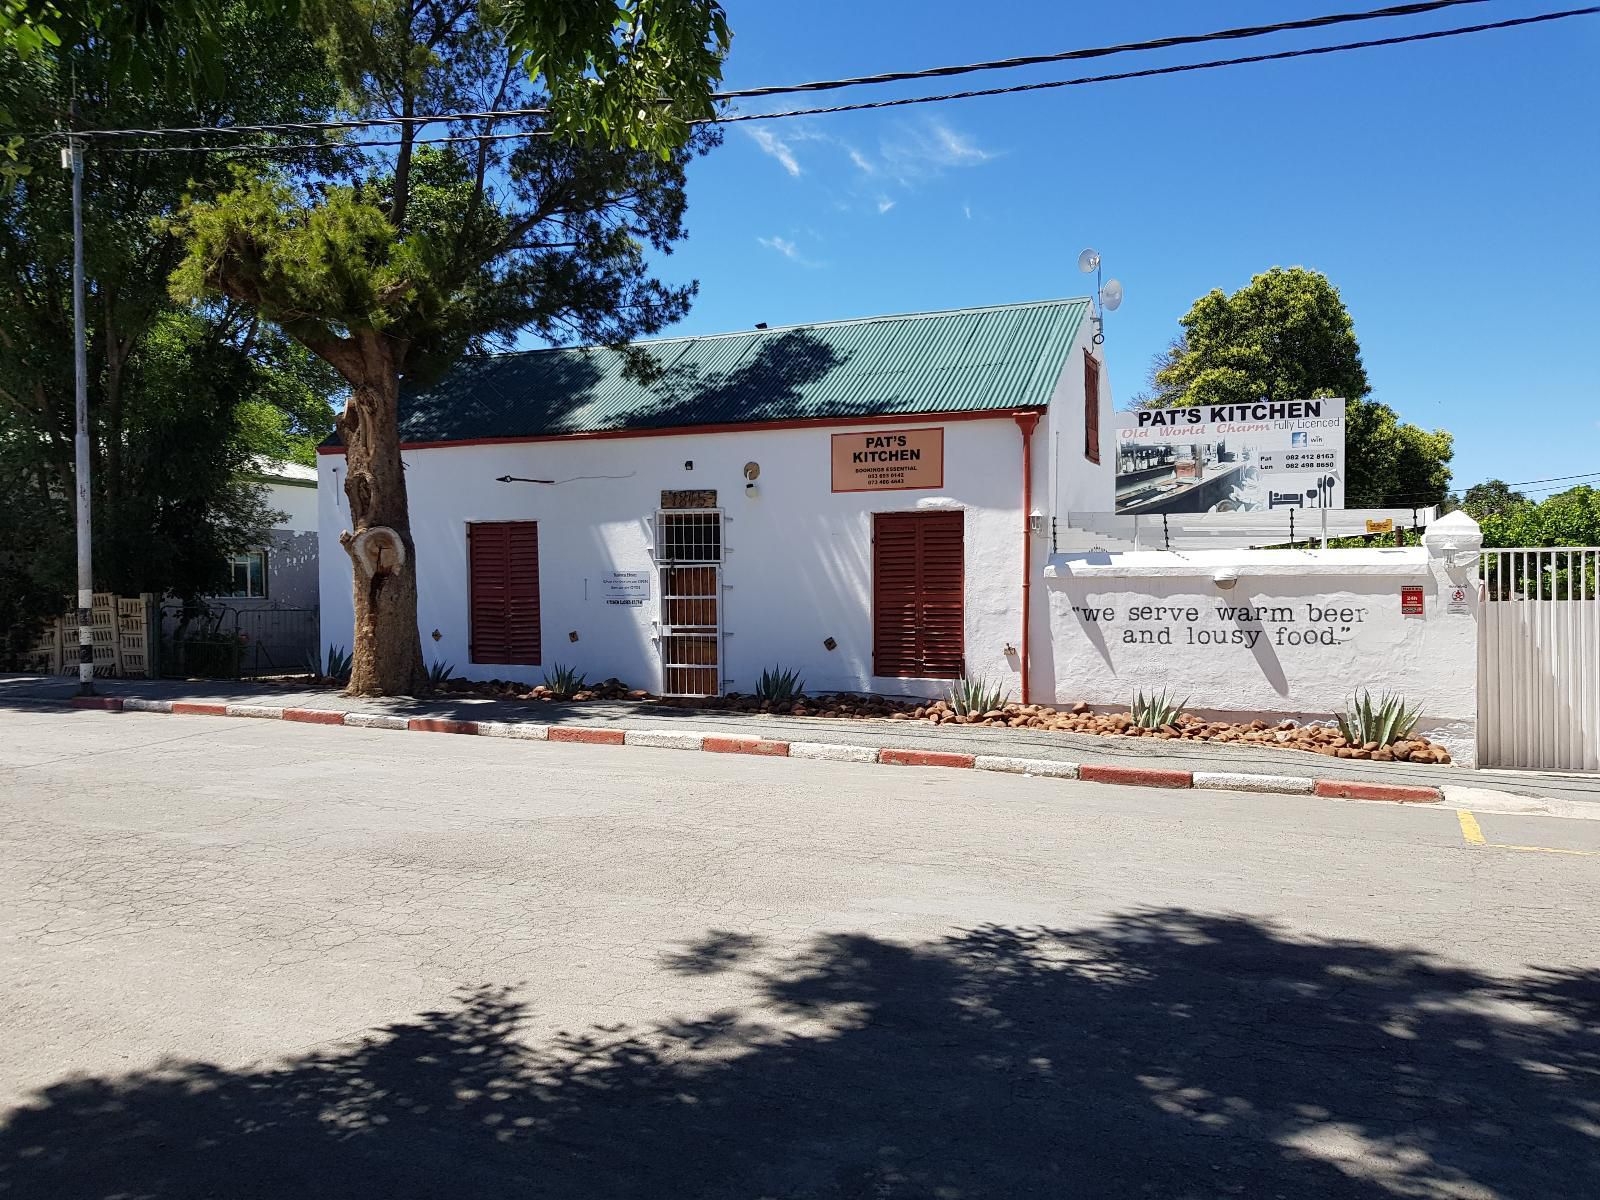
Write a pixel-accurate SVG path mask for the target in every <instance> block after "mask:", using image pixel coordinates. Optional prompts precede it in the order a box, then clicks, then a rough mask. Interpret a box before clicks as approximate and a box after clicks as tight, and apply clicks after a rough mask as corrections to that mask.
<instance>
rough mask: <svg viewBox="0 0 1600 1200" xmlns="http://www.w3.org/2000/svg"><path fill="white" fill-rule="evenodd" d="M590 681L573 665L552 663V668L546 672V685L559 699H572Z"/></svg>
mask: <svg viewBox="0 0 1600 1200" xmlns="http://www.w3.org/2000/svg"><path fill="white" fill-rule="evenodd" d="M588 682H589V677H588V676H587V675H580V674H578V672H577V671H575V670H573V669H572V668H571V667H566V666H562V665H561V664H560V663H552V664H551V666H550V669H549V670H548V671H546V672H545V673H544V686H545V687H547V688H549V689H550V694H551V695H552V696H554V697H555V698H556V699H557V700H571V699H572V697H573V696H575V695H577V694H578V693H579V692H581V691H582V690H583V685H584V684H586V683H588Z"/></svg>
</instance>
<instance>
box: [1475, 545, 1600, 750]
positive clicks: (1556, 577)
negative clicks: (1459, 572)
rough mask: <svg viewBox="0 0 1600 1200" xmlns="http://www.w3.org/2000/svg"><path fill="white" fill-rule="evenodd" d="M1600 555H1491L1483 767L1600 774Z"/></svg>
mask: <svg viewBox="0 0 1600 1200" xmlns="http://www.w3.org/2000/svg"><path fill="white" fill-rule="evenodd" d="M1597 576H1600V549H1595V548H1586V549H1578V548H1573V549H1567V548H1565V547H1558V548H1555V549H1542V550H1538V549H1527V550H1486V551H1484V553H1483V605H1482V609H1483V625H1482V627H1481V628H1480V629H1479V636H1478V763H1479V765H1480V766H1485V767H1524V768H1530V769H1534V768H1537V769H1545V770H1568V771H1585V770H1587V771H1594V770H1600V597H1597V592H1596V587H1597V583H1600V579H1597Z"/></svg>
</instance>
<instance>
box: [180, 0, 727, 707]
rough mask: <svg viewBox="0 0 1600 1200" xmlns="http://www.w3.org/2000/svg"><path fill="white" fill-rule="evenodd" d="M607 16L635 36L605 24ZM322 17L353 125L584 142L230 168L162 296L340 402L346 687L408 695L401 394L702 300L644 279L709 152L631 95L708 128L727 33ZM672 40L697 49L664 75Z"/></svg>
mask: <svg viewBox="0 0 1600 1200" xmlns="http://www.w3.org/2000/svg"><path fill="white" fill-rule="evenodd" d="M558 10H559V13H558ZM619 13H621V14H622V15H623V16H628V14H632V23H630V24H624V25H622V26H618V25H617V24H615V22H616V20H617V18H618V14H619ZM530 14H531V15H530ZM325 15H326V16H327V18H328V20H327V24H326V29H327V33H326V35H325V43H326V45H327V47H328V49H329V51H330V54H331V55H332V61H333V62H334V63H335V64H336V65H337V66H338V67H339V68H340V72H341V77H342V80H343V83H344V85H345V87H346V89H347V91H348V93H349V97H348V99H349V104H350V106H351V107H352V108H353V109H355V110H356V111H358V112H361V113H364V114H369V115H376V114H385V115H388V114H398V115H401V116H412V115H416V114H418V113H427V112H430V111H431V112H439V111H449V110H451V109H458V110H476V111H481V110H485V109H503V108H507V107H519V108H533V109H541V108H542V109H549V110H552V111H549V112H547V113H545V114H543V115H538V114H536V115H535V116H534V117H532V118H531V119H530V122H529V124H530V127H531V130H532V131H533V132H536V133H540V134H545V135H549V134H561V133H564V132H566V133H570V132H571V130H572V129H573V124H574V122H577V123H578V124H581V125H582V127H583V138H582V142H583V143H584V144H582V145H580V144H575V142H574V141H573V140H570V139H569V138H568V137H555V136H533V137H529V138H525V139H523V140H520V141H509V140H494V139H491V138H489V137H487V136H478V137H476V138H475V140H473V141H471V142H467V143H462V144H455V145H449V146H439V145H429V144H427V142H426V140H425V138H422V137H419V134H418V129H417V126H416V125H415V124H410V123H408V124H406V125H404V126H402V127H401V128H400V129H399V130H397V131H396V135H395V136H396V138H397V139H398V141H399V143H400V144H399V146H398V148H397V149H396V151H395V153H394V155H393V158H392V160H383V161H379V162H374V163H371V164H369V166H368V167H367V168H366V169H364V170H362V171H360V172H357V173H356V175H355V178H354V181H353V182H351V183H334V182H323V183H319V184H318V185H317V186H316V187H314V188H308V187H305V186H301V185H298V184H296V183H295V182H294V181H293V180H290V179H287V178H285V177H283V176H282V175H273V174H267V175H253V176H252V175H248V174H244V173H241V174H240V175H239V177H238V179H237V181H236V185H235V186H234V187H233V188H232V189H231V190H230V191H228V192H227V193H225V194H224V195H222V196H220V197H218V198H216V199H215V200H211V201H205V202H201V203H197V204H194V205H192V206H191V207H189V208H188V209H187V210H186V211H185V212H184V213H183V215H182V218H181V220H180V221H179V222H178V227H179V229H180V230H181V232H182V235H183V236H184V238H185V239H186V243H187V247H188V253H187V257H186V258H185V260H184V262H183V264H182V265H181V267H180V269H179V270H178V271H177V272H176V274H175V275H174V277H173V288H174V293H175V294H176V295H179V296H182V297H187V298H197V297H216V296H221V297H226V298H228V299H231V300H236V301H240V302H244V303H247V304H249V305H251V306H252V307H253V308H254V309H255V311H257V312H259V313H260V314H261V315H262V316H263V317H265V318H267V319H268V320H270V321H272V322H274V323H276V324H277V325H278V326H279V327H280V328H281V329H283V330H284V332H286V333H287V334H288V335H289V336H290V337H292V338H294V339H295V340H296V341H298V342H300V343H301V344H302V345H304V346H305V347H306V348H307V349H309V350H310V351H311V352H312V353H314V354H316V355H317V356H318V357H319V358H321V359H323V360H324V361H326V362H327V363H329V364H331V365H332V366H333V367H334V368H335V369H336V370H337V371H338V372H339V374H340V375H341V376H342V377H343V379H344V380H345V381H346V383H347V384H348V385H349V399H348V401H347V403H346V405H345V409H344V412H343V414H342V416H341V417H340V420H339V430H340V433H341V435H342V438H343V441H344V446H345V458H346V471H345V484H344V487H345V495H346V497H347V498H348V501H349V511H350V522H351V529H350V530H349V531H347V532H346V533H345V534H344V536H343V539H342V540H343V542H344V545H345V547H346V549H347V551H348V552H349V554H350V557H351V560H352V563H353V566H354V572H353V574H354V581H353V591H354V606H355V618H356V620H355V642H354V652H355V662H354V668H353V671H352V674H351V681H350V691H351V692H352V693H354V694H395V693H408V692H416V691H419V690H423V689H425V688H426V685H427V677H426V672H425V670H424V666H423V660H422V649H421V642H420V638H419V635H418V631H417V615H416V547H415V544H414V542H413V541H412V537H411V527H410V515H409V507H408V502H407V498H406V487H405V477H404V474H403V472H402V467H401V460H400V445H399V433H398V429H397V424H396V406H397V399H398V394H399V390H400V385H401V381H402V379H406V380H411V379H416V378H421V377H425V376H427V375H429V374H432V373H434V372H436V371H438V370H439V369H441V368H442V367H444V366H446V365H448V364H449V363H450V362H452V361H454V360H455V359H456V358H457V357H458V356H459V355H460V354H462V353H463V352H465V351H469V350H475V349H478V348H482V347H486V346H489V345H493V344H496V343H501V342H504V341H506V340H508V339H510V338H512V337H513V336H514V335H515V334H517V333H519V332H520V331H524V330H531V331H533V332H534V333H536V334H538V335H539V336H541V337H544V338H546V339H548V340H552V341H564V340H570V339H579V340H583V341H593V342H607V343H612V344H618V343H621V342H622V341H624V340H626V339H629V338H632V337H636V336H638V335H640V334H645V333H651V332H654V331H656V330H658V329H660V328H662V327H663V326H664V325H666V324H668V323H669V322H671V321H673V320H675V319H677V318H678V317H680V316H682V315H683V313H684V312H685V311H687V308H688V305H689V301H690V298H691V296H692V295H693V292H694V287H693V286H692V285H691V286H688V287H669V286H667V285H666V284H663V283H662V282H660V281H659V280H657V279H655V278H654V277H653V276H652V275H651V273H650V271H649V268H648V265H647V262H646V258H645V253H646V249H645V248H646V246H649V247H654V248H655V249H656V250H658V251H661V252H668V251H670V249H671V246H672V243H673V242H674V241H676V240H677V239H678V238H679V237H681V236H682V234H683V224H682V222H683V214H684V205H685V200H684V193H683V182H684V177H683V171H684V166H685V164H686V163H687V161H688V160H689V158H690V157H691V156H692V155H693V154H694V153H697V152H699V151H701V150H703V149H705V148H706V147H707V146H708V145H710V144H711V141H712V135H710V134H707V133H703V132H700V133H695V134H693V135H691V136H689V137H688V140H687V141H685V142H683V143H682V144H681V145H679V144H676V139H678V138H679V137H680V136H682V135H683V134H684V133H685V131H686V129H687V126H685V125H683V124H682V117H683V112H682V111H679V110H674V113H675V115H664V114H663V113H662V112H661V111H660V107H661V106H660V105H659V102H658V101H657V100H656V99H655V95H656V93H655V91H654V90H652V91H650V94H649V96H648V97H641V96H638V95H636V94H635V92H634V91H633V90H632V89H635V88H637V87H641V86H646V85H645V84H644V83H643V82H642V81H644V80H656V81H657V82H662V83H665V82H666V80H667V79H668V78H670V86H666V87H665V91H666V93H667V94H668V95H672V96H679V95H684V96H689V97H697V98H698V101H697V106H696V107H695V108H693V109H691V110H689V111H705V110H706V106H707V105H708V104H709V93H710V89H711V88H712V86H713V85H714V83H715V79H716V77H717V73H718V71H719V70H720V65H719V64H720V53H721V50H722V48H724V47H725V45H726V29H725V26H724V25H723V23H722V16H721V9H720V6H718V5H717V4H715V3H713V2H712V0H675V2H673V3H655V2H651V3H646V2H645V0H638V2H637V3H633V4H627V5H624V6H622V7H621V8H619V6H618V5H617V4H616V3H615V2H614V0H581V2H574V3H566V4H563V5H560V6H557V5H553V4H552V5H543V6H541V5H537V4H533V3H528V4H524V5H522V6H521V7H517V6H512V8H511V9H510V10H508V11H506V12H500V11H499V10H496V11H492V12H491V11H488V10H485V11H484V12H480V11H479V9H478V5H477V3H476V0H452V2H449V3H443V4H430V5H426V6H418V5H413V4H410V3H404V2H400V0H376V2H375V3H373V4H371V5H368V6H365V7H362V8H361V9H359V11H358V10H356V9H355V8H353V7H349V6H341V5H337V4H334V5H331V6H330V9H329V10H326V11H325ZM602 18H603V19H602ZM517 39H522V40H521V42H519V41H518V40H517ZM696 39H699V40H696ZM529 43H536V44H533V45H532V46H531V48H530V46H529ZM686 43H692V44H693V45H694V46H695V47H698V49H697V50H696V52H695V53H693V54H690V55H688V56H687V57H685V58H683V59H682V60H678V59H675V58H674V57H673V56H674V54H675V53H676V52H677V49H679V48H681V47H682V46H683V45H685V44H686ZM663 72H665V73H666V75H665V76H664V75H663ZM536 74H542V77H543V81H544V83H545V84H546V85H548V88H549V90H548V92H547V91H543V90H540V89H538V88H536V87H535V86H534V83H533V77H534V76H535V75H536ZM648 86H649V87H651V88H652V89H653V88H654V87H655V84H650V85H648ZM613 87H615V88H616V89H617V90H616V91H615V92H613V91H611V90H610V89H612V88H613ZM619 96H625V97H631V99H630V100H629V101H628V103H627V104H619V102H618V97H619ZM635 101H636V102H637V103H635ZM541 122H542V123H541ZM458 128H459V127H458ZM472 132H475V133H476V134H478V135H487V134H488V133H489V132H490V128H489V127H478V128H477V129H476V130H474V131H472Z"/></svg>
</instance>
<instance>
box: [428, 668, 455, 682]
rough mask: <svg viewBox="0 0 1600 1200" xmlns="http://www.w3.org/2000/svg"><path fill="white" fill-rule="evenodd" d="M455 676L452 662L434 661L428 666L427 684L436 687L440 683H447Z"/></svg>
mask: <svg viewBox="0 0 1600 1200" xmlns="http://www.w3.org/2000/svg"><path fill="white" fill-rule="evenodd" d="M455 676H456V668H455V664H454V663H447V662H436V663H434V664H433V665H432V666H430V667H429V668H428V684H429V686H430V687H438V686H439V685H440V684H442V683H449V682H450V681H451V680H452V679H454V678H455Z"/></svg>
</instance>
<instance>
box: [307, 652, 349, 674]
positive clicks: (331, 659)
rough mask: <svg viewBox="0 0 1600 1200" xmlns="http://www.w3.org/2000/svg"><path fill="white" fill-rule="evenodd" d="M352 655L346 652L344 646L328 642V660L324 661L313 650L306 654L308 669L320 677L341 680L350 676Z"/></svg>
mask: <svg viewBox="0 0 1600 1200" xmlns="http://www.w3.org/2000/svg"><path fill="white" fill-rule="evenodd" d="M351 662H352V659H351V657H350V655H348V654H346V653H345V652H344V647H343V646H335V645H333V643H331V642H330V643H329V644H328V660H327V662H323V661H322V660H321V659H319V658H318V657H317V655H316V652H315V651H313V652H312V653H310V654H307V655H306V671H307V672H308V673H309V674H311V675H315V676H317V677H318V678H319V679H337V680H340V681H343V680H346V679H349V678H350V664H351Z"/></svg>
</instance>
